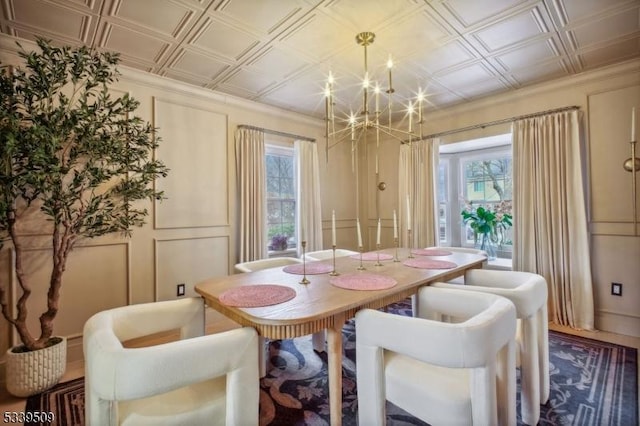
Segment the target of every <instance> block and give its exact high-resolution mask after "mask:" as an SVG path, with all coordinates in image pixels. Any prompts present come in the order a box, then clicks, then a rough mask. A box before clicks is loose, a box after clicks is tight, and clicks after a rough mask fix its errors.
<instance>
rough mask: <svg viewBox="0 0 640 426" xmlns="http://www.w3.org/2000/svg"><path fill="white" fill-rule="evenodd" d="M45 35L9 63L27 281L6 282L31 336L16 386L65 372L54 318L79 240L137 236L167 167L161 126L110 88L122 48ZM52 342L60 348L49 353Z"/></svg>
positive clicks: (4, 229) (7, 120) (10, 223)
mask: <svg viewBox="0 0 640 426" xmlns="http://www.w3.org/2000/svg"><path fill="white" fill-rule="evenodd" d="M37 44H38V49H37V50H36V51H33V52H26V51H25V50H24V49H23V48H22V46H20V45H19V44H18V46H19V56H20V57H21V58H22V60H23V61H24V64H23V65H21V66H19V67H16V68H12V67H9V66H6V65H4V64H0V249H2V248H3V247H4V249H13V253H12V261H13V268H14V273H15V277H16V282H17V288H18V291H17V292H16V300H12V301H11V300H10V294H11V291H10V288H9V283H8V282H0V306H1V308H2V314H3V316H4V317H5V318H6V320H7V321H8V322H9V323H10V324H11V325H13V327H14V328H15V330H16V332H17V334H18V336H19V337H20V340H21V342H22V344H21V345H19V346H16V347H13V348H10V349H9V350H8V351H7V364H6V370H7V389H8V390H9V392H10V393H12V394H14V395H16V396H28V395H32V394H35V393H39V392H41V391H43V390H45V389H47V388H48V387H51V386H53V385H54V384H55V383H57V382H58V380H59V379H60V377H61V376H62V374H63V373H64V368H65V364H66V342H65V341H64V339H62V338H60V337H56V336H55V334H54V320H55V318H56V315H57V314H58V311H59V309H60V308H61V307H60V306H59V299H60V288H61V286H62V283H63V279H62V278H63V274H64V271H65V266H66V263H67V259H68V256H69V255H70V253H71V251H72V250H73V248H74V246H75V244H76V243H77V242H78V241H79V240H81V239H83V238H94V237H98V236H101V235H105V234H111V233H123V234H124V235H126V236H129V235H130V234H131V230H132V228H133V227H135V226H141V225H143V224H144V220H145V217H146V216H147V214H148V213H147V210H146V209H145V208H144V205H143V204H142V203H141V200H154V199H161V198H162V197H163V195H162V194H161V193H160V192H157V191H155V190H154V189H153V186H152V185H151V184H152V182H153V181H154V179H156V178H159V177H164V176H166V174H167V169H166V167H165V166H164V164H162V163H161V162H159V161H157V160H154V159H153V153H152V151H153V149H154V148H155V147H156V146H157V139H154V137H153V132H154V129H153V128H152V127H151V125H150V124H149V123H146V122H144V121H143V120H142V119H141V118H139V117H136V116H133V114H132V113H133V112H134V110H135V109H136V108H137V107H138V105H139V103H138V102H137V101H135V100H134V99H132V98H131V97H129V96H128V95H124V96H120V97H114V96H112V94H111V93H110V90H109V88H110V85H111V84H112V83H114V82H115V81H116V80H117V78H118V76H119V73H118V71H117V68H116V66H117V63H118V56H117V55H114V54H111V53H100V52H94V51H91V50H90V49H88V48H87V47H77V48H71V47H61V48H59V47H54V46H53V45H52V44H51V43H50V42H49V41H46V40H38V42H37ZM26 218H28V219H29V220H28V221H27V220H26ZM34 228H35V229H34ZM33 233H39V234H43V233H44V234H47V235H49V237H50V240H51V247H50V248H51V256H52V264H53V267H52V269H51V271H50V274H49V278H48V291H47V296H46V300H47V305H46V307H45V308H44V312H29V311H28V304H27V302H28V300H29V297H30V296H31V294H32V290H33V287H34V286H33V283H32V281H31V280H32V277H31V276H30V274H29V273H28V272H27V269H28V268H27V265H25V261H26V259H25V245H24V244H25V238H26V236H25V234H33ZM31 315H38V316H39V330H37V332H34V331H33V330H30V329H29V328H28V326H27V323H28V318H29V317H30V316H31ZM52 348H54V349H52ZM50 350H53V351H54V354H55V355H42V353H43V352H44V351H50ZM47 359H48V361H46V363H47V364H48V365H46V367H45V368H43V371H41V372H40V371H37V369H38V368H40V367H42V366H43V365H39V364H43V362H45V361H43V360H47ZM51 359H55V361H54V362H53V365H58V366H59V367H60V368H61V371H53V370H54V368H52V364H51ZM23 368H26V369H29V370H30V371H31V373H30V374H25V373H22V372H20V369H23Z"/></svg>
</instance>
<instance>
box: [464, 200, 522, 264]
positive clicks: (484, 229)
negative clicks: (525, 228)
mask: <svg viewBox="0 0 640 426" xmlns="http://www.w3.org/2000/svg"><path fill="white" fill-rule="evenodd" d="M507 204H508V203H507V202H504V201H503V202H501V203H500V204H499V205H498V206H496V207H493V208H492V207H491V206H486V207H482V206H478V207H475V206H473V203H469V204H468V206H467V207H466V208H465V209H463V210H462V211H461V212H460V215H461V216H462V222H463V223H464V224H466V225H469V227H470V228H471V230H472V231H473V240H474V244H475V246H476V248H478V249H480V250H484V251H486V252H487V255H488V257H489V260H494V259H495V258H496V257H497V247H500V246H502V244H503V243H504V242H505V239H506V237H505V232H506V231H507V230H508V229H509V228H510V227H511V226H512V225H513V223H512V219H513V217H512V216H511V214H510V213H507V210H508V211H510V208H508V206H507Z"/></svg>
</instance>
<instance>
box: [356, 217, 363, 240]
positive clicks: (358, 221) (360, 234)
mask: <svg viewBox="0 0 640 426" xmlns="http://www.w3.org/2000/svg"><path fill="white" fill-rule="evenodd" d="M356 226H357V228H358V247H362V233H361V232H360V219H359V218H358V219H357V220H356Z"/></svg>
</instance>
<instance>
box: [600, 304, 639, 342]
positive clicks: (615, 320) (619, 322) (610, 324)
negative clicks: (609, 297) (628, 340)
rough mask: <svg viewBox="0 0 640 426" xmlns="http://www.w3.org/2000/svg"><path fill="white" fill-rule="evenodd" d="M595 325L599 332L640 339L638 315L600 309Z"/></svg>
mask: <svg viewBox="0 0 640 426" xmlns="http://www.w3.org/2000/svg"><path fill="white" fill-rule="evenodd" d="M595 323H596V324H595V326H596V329H598V330H602V331H608V332H611V333H616V334H623V335H626V336H633V337H640V316H637V315H630V314H625V313H617V312H611V311H607V310H604V309H600V310H598V311H596V315H595Z"/></svg>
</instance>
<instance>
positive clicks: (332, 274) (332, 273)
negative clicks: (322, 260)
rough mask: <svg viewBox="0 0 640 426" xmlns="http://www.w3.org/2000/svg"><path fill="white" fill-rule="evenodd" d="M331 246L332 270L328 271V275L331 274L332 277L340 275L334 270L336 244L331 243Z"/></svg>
mask: <svg viewBox="0 0 640 426" xmlns="http://www.w3.org/2000/svg"><path fill="white" fill-rule="evenodd" d="M331 248H332V249H333V271H331V272H329V275H331V276H332V277H335V276H336V275H340V274H339V273H338V272H337V271H336V246H335V244H334V245H332V246H331Z"/></svg>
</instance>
